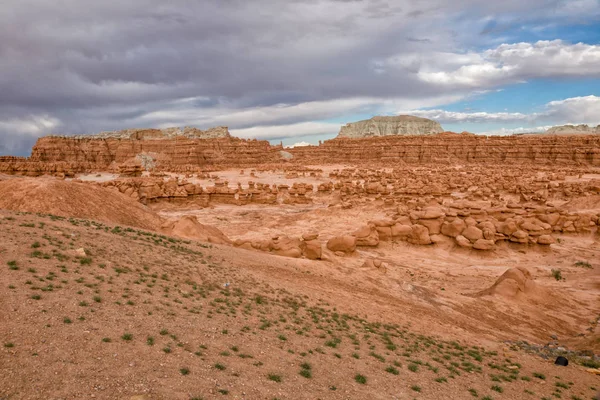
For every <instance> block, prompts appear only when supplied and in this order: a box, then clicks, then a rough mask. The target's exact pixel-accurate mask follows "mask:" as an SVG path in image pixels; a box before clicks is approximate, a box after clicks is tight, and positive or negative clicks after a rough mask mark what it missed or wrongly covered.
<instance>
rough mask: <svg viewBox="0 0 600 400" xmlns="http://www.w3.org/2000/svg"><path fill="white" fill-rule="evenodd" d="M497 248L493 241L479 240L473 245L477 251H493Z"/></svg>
mask: <svg viewBox="0 0 600 400" xmlns="http://www.w3.org/2000/svg"><path fill="white" fill-rule="evenodd" d="M494 247H496V244H495V243H494V241H493V240H487V239H478V240H476V241H475V243H473V248H474V249H477V250H492V249H494Z"/></svg>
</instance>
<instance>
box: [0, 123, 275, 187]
mask: <svg viewBox="0 0 600 400" xmlns="http://www.w3.org/2000/svg"><path fill="white" fill-rule="evenodd" d="M165 131H166V133H165ZM207 132H208V133H207ZM206 135H209V136H215V137H216V138H206V137H205V136H206ZM217 136H218V137H217ZM280 150H281V146H271V145H270V144H269V142H268V141H259V140H243V139H238V138H234V137H230V136H229V133H228V132H227V129H226V128H224V130H220V129H219V130H209V131H198V130H192V131H190V130H188V131H186V130H184V131H183V132H182V133H181V135H179V134H173V133H172V132H171V131H169V130H163V131H161V130H157V129H148V130H127V131H121V132H117V133H106V134H100V135H96V136H69V137H66V136H46V137H42V138H40V139H38V141H37V143H36V144H35V146H34V147H33V150H32V153H31V157H29V158H27V159H23V158H10V159H5V158H3V159H2V160H0V172H5V173H14V174H19V175H29V176H37V175H42V174H53V175H57V174H60V173H64V174H65V175H67V176H68V175H72V174H74V173H79V172H89V171H114V172H123V173H124V175H126V176H139V174H140V173H141V171H142V170H144V169H145V170H150V169H156V170H168V171H175V172H196V171H199V170H201V169H207V168H208V169H211V168H223V167H245V166H256V165H261V164H266V163H276V162H280V161H282V157H281V155H280V154H279V152H280ZM136 165H139V167H136ZM120 169H123V171H120Z"/></svg>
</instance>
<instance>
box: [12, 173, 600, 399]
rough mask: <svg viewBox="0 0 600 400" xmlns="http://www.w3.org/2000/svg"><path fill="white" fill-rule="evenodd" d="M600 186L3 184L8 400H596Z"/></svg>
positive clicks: (507, 178) (486, 179)
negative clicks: (564, 361) (559, 361)
mask: <svg viewBox="0 0 600 400" xmlns="http://www.w3.org/2000/svg"><path fill="white" fill-rule="evenodd" d="M434 172H435V173H434ZM147 175H149V174H147ZM599 178H600V171H598V170H597V169H595V168H594V167H582V166H579V167H575V166H572V167H563V168H554V169H551V168H549V167H534V166H530V167H529V169H523V168H522V167H519V168H517V167H515V168H509V167H506V168H504V169H502V170H501V169H500V167H499V166H496V167H489V168H488V167H486V168H483V167H472V166H470V167H469V168H466V167H461V166H455V167H453V168H450V169H448V168H441V167H440V168H438V167H434V166H430V167H419V168H412V167H398V168H396V169H358V168H352V167H348V166H344V165H329V166H318V165H316V166H312V167H302V168H293V167H289V166H288V167H285V168H279V169H278V168H277V167H265V168H261V169H255V170H244V171H241V170H239V169H235V170H223V171H212V172H207V173H202V174H175V173H168V174H162V173H159V174H153V176H145V177H138V178H124V177H119V176H118V175H116V174H108V173H104V172H99V173H91V174H83V175H80V176H76V177H75V179H66V180H65V179H57V178H53V177H39V178H20V177H15V176H0V193H2V194H3V196H1V197H0V268H4V273H2V274H0V287H1V288H2V290H1V291H0V302H1V304H2V305H3V307H1V308H0V320H1V321H2V322H3V323H2V324H0V344H1V345H2V347H1V348H0V399H4V398H6V399H30V398H34V399H37V398H40V399H42V398H43V399H79V398H89V397H94V398H101V399H104V398H106V399H114V398H124V399H172V398H173V399H194V398H195V399H200V398H204V399H209V398H239V399H241V398H246V399H275V398H278V399H297V398H306V399H315V398H321V399H329V398H332V399H337V398H339V399H363V398H373V399H415V398H416V399H440V398H456V399H463V398H464V399H470V398H473V399H486V400H490V399H529V398H531V399H552V398H564V399H572V400H576V399H591V398H593V396H595V395H596V393H597V392H598V390H600V375H598V374H600V370H599V369H598V368H600V357H599V356H600V308H599V307H598V304H600V302H599V300H600V264H599V263H598V260H599V259H600V257H599V256H600V242H599V236H598V228H597V227H598V224H599V222H600V220H599V218H598V216H599V215H600V200H599V199H600V196H599V193H600V180H599ZM9 210H10V211H9ZM483 244H485V246H483ZM557 356H565V357H567V358H568V359H569V365H568V366H567V367H562V366H557V365H554V363H553V362H554V360H555V358H556V357H557Z"/></svg>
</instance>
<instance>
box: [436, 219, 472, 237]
mask: <svg viewBox="0 0 600 400" xmlns="http://www.w3.org/2000/svg"><path fill="white" fill-rule="evenodd" d="M466 227H467V224H465V221H463V220H462V219H460V218H456V219H454V221H452V222H444V223H443V224H442V226H441V228H440V231H441V232H442V235H446V236H450V237H453V238H455V237H457V236H458V235H460V234H461V233H462V231H463V230H465V228H466Z"/></svg>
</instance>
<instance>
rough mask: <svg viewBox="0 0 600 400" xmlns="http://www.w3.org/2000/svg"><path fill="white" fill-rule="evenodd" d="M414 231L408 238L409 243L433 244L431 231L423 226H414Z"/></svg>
mask: <svg viewBox="0 0 600 400" xmlns="http://www.w3.org/2000/svg"><path fill="white" fill-rule="evenodd" d="M411 229H412V231H411V233H410V235H409V236H408V241H409V243H413V244H431V238H430V237H429V230H428V229H427V228H426V227H424V226H423V225H413V226H412V228H411Z"/></svg>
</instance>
